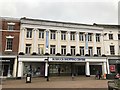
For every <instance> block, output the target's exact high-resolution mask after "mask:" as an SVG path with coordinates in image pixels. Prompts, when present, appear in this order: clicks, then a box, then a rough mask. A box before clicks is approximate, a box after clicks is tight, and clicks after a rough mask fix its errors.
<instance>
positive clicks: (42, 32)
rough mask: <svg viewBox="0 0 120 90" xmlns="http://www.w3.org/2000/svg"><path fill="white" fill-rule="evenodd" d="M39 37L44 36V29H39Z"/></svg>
mask: <svg viewBox="0 0 120 90" xmlns="http://www.w3.org/2000/svg"><path fill="white" fill-rule="evenodd" d="M39 38H40V39H43V38H44V30H39Z"/></svg>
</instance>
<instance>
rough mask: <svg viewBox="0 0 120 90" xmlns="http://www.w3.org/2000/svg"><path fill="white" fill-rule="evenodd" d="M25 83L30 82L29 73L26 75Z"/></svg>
mask: <svg viewBox="0 0 120 90" xmlns="http://www.w3.org/2000/svg"><path fill="white" fill-rule="evenodd" d="M26 83H31V74H27V75H26Z"/></svg>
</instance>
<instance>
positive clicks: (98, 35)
mask: <svg viewBox="0 0 120 90" xmlns="http://www.w3.org/2000/svg"><path fill="white" fill-rule="evenodd" d="M96 42H100V34H96Z"/></svg>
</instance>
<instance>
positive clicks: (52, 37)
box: [50, 31, 56, 40]
mask: <svg viewBox="0 0 120 90" xmlns="http://www.w3.org/2000/svg"><path fill="white" fill-rule="evenodd" d="M50 39H51V40H55V39H56V31H51V32H50Z"/></svg>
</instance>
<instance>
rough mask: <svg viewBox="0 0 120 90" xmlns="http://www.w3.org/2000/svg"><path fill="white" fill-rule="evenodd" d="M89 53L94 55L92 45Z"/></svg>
mask: <svg viewBox="0 0 120 90" xmlns="http://www.w3.org/2000/svg"><path fill="white" fill-rule="evenodd" d="M89 55H90V56H93V48H92V47H89Z"/></svg>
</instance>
